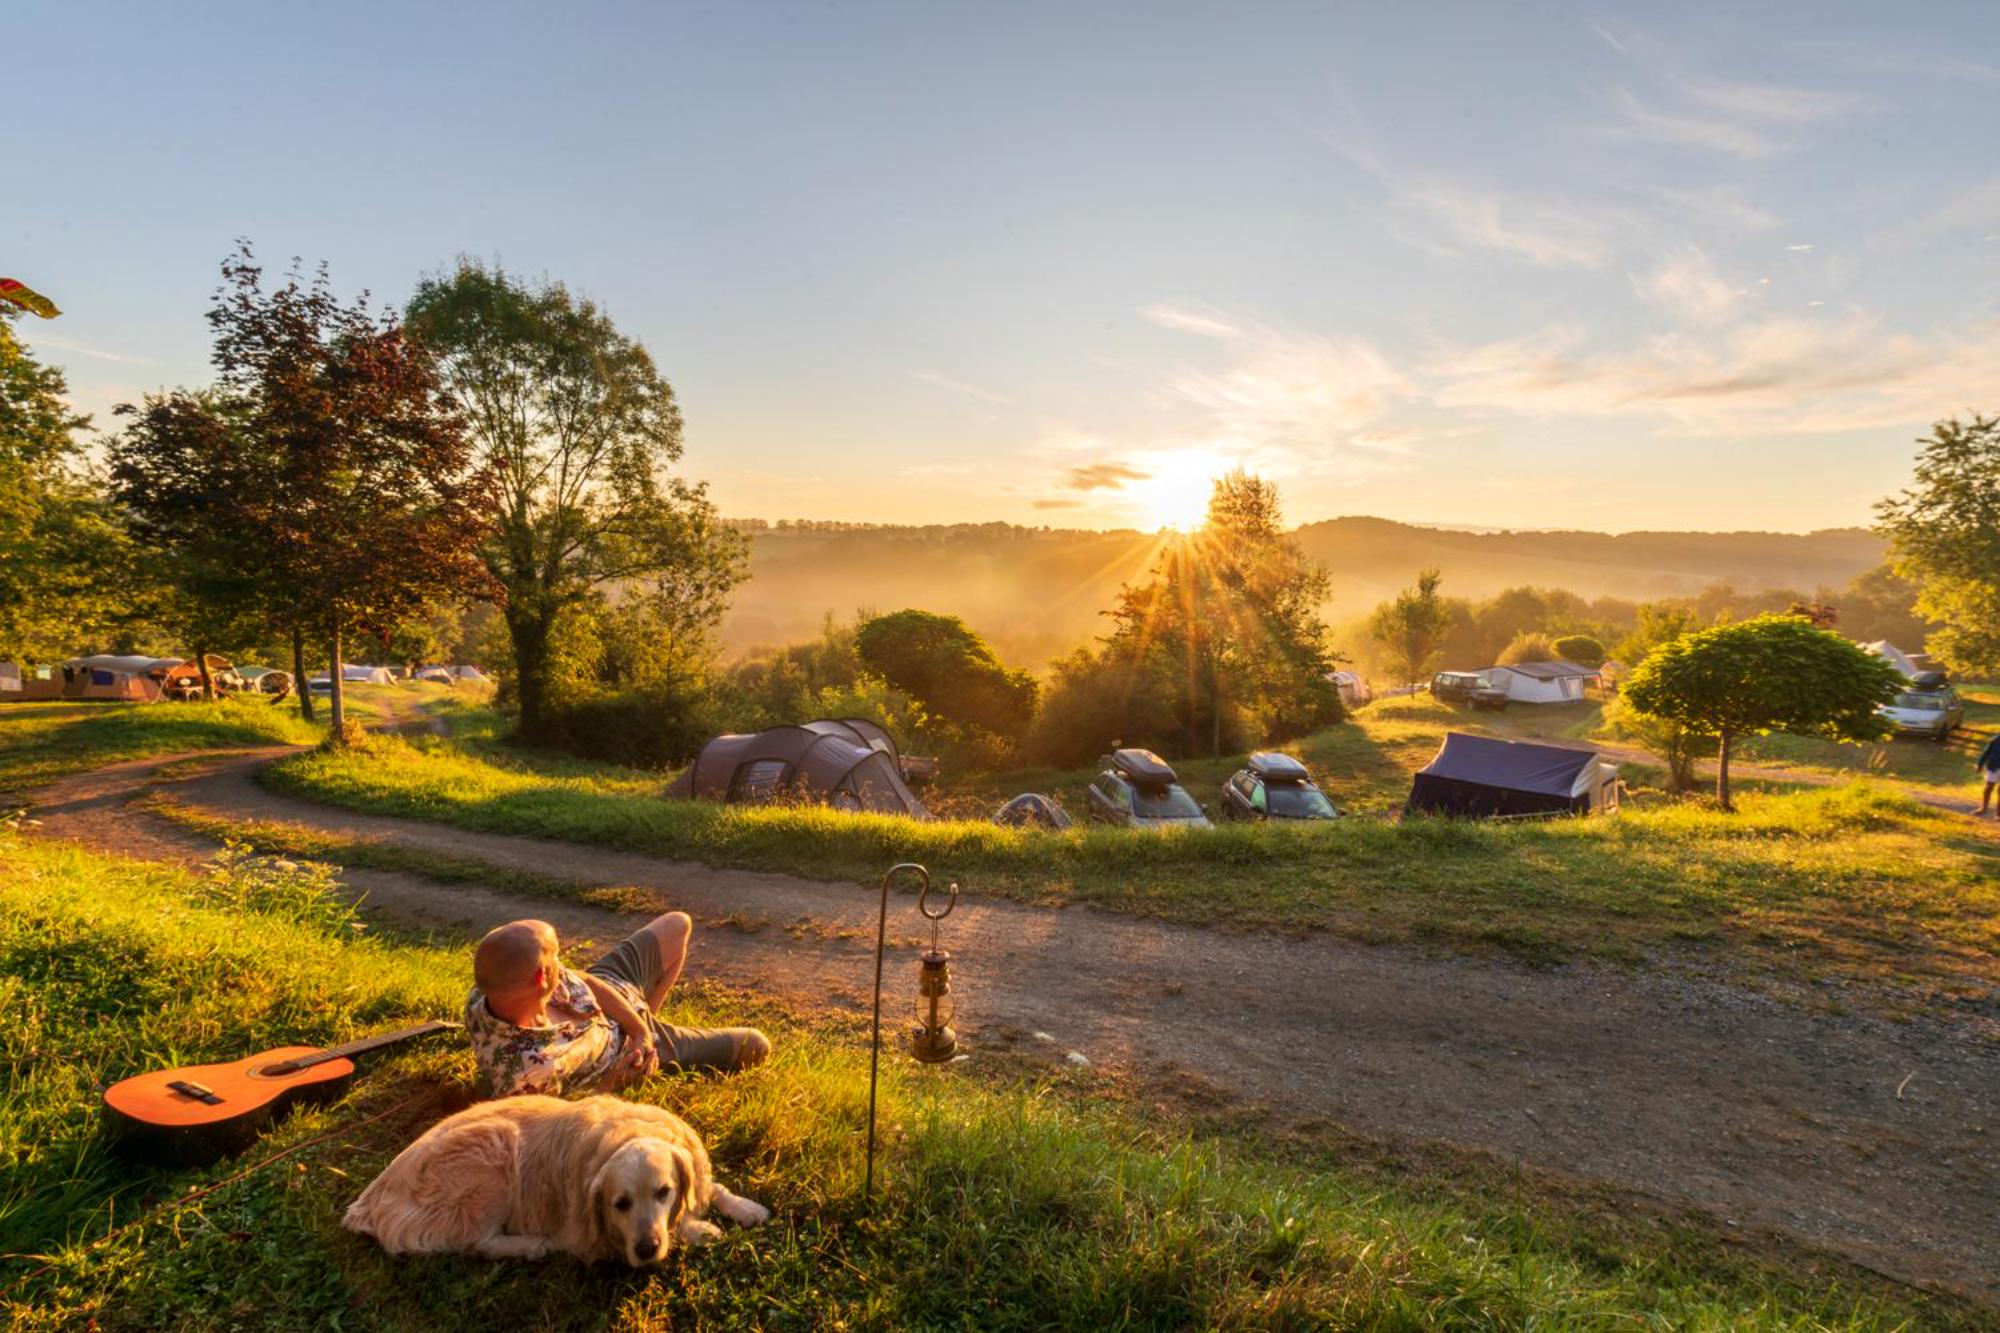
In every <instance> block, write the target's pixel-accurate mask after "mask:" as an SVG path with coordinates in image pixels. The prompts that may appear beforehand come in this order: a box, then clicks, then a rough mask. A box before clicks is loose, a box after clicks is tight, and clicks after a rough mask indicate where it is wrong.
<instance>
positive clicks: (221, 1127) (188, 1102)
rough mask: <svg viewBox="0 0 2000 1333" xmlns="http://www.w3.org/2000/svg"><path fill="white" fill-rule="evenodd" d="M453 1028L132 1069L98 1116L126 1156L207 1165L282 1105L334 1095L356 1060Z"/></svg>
mask: <svg viewBox="0 0 2000 1333" xmlns="http://www.w3.org/2000/svg"><path fill="white" fill-rule="evenodd" d="M457 1026H458V1024H456V1023H418V1024H417V1025H416V1026H414V1027H407V1028H403V1029H401V1030H399V1031H396V1032H384V1033H382V1034H381V1035H379V1036H374V1037H363V1038H361V1039H360V1040H359V1041H350V1042H348V1043H347V1044H346V1045H345V1046H335V1047H334V1048H333V1049H331V1050H320V1049H319V1048H318V1047H315V1046H280V1047H278V1048H276V1049H275V1050H269V1051H265V1052H263V1053H262V1054H260V1055H253V1056H251V1057H250V1058H249V1059H247V1060H237V1061H235V1062H234V1063H231V1064H221V1065H189V1066H188V1067H187V1068H185V1069H161V1070H157V1071H155V1072H153V1073H150V1074H138V1075H135V1076H134V1077H132V1078H128V1079H123V1080H121V1081H119V1082H117V1083H114V1084H112V1085H111V1086H110V1087H109V1088H106V1089H105V1090H104V1115H105V1120H106V1123H107V1124H108V1126H109V1128H110V1130H111V1134H112V1137H113V1141H114V1142H115V1143H116V1144H117V1145H118V1147H119V1149H120V1150H121V1151H123V1152H126V1153H128V1154H130V1155H131V1156H134V1157H137V1158H140V1159H142V1160H144V1161H150V1162H158V1163H161V1164H170V1165H179V1166H192V1165H199V1164H202V1163H206V1162H212V1161H214V1160H215V1159H216V1158H218V1157H223V1156H226V1155H227V1154H229V1153H233V1152H241V1151H242V1150H243V1149H244V1148H247V1147H249V1146H250V1144H251V1142H252V1141H253V1140H255V1139H256V1137H257V1135H258V1134H259V1133H260V1132H262V1130H263V1129H264V1126H265V1125H267V1124H269V1123H270V1121H271V1120H272V1118H273V1117H275V1116H276V1115H277V1114H278V1112H280V1111H282V1110H284V1109H285V1108H287V1107H289V1106H292V1105H295V1104H297V1103H301V1102H323V1101H330V1100H332V1099H333V1098H335V1097H337V1096H339V1095H340V1093H341V1092H342V1091H344V1090H345V1089H346V1087H347V1083H348V1080H349V1079H351V1078H353V1077H354V1061H355V1058H356V1057H358V1056H363V1055H367V1054H368V1053H369V1052H371V1051H379V1050H381V1049H382V1048H383V1047H385V1046H394V1045H396V1044H397V1043H398V1042H405V1041H415V1040H416V1039H417V1038H419V1037H428V1036H430V1035H432V1034H433V1033H438V1032H449V1031H451V1030H452V1029H454V1028H456V1027H457Z"/></svg>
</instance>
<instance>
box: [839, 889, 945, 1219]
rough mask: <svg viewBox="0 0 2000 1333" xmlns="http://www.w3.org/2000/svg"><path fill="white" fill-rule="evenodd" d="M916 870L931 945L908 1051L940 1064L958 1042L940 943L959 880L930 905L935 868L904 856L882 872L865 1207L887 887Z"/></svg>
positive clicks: (870, 1175) (867, 1193)
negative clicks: (920, 1012)
mask: <svg viewBox="0 0 2000 1333" xmlns="http://www.w3.org/2000/svg"><path fill="white" fill-rule="evenodd" d="M906 873H907V874H912V875H915V876H916V877H917V879H918V880H919V881H920V883H919V887H918V889H917V911H918V912H920V913H922V914H923V916H924V919H925V920H927V921H929V922H930V923H931V947H930V951H929V952H928V953H926V954H925V955H924V957H923V970H922V972H921V973H920V975H919V977H918V982H917V996H918V1002H919V1004H920V1005H924V1006H925V1007H924V1009H923V1015H922V1016H923V1022H922V1025H921V1026H919V1027H918V1028H917V1029H916V1030H915V1031H914V1032H912V1033H911V1034H910V1053H911V1054H912V1055H914V1056H915V1057H916V1058H917V1059H919V1060H921V1061H923V1062H924V1063H926V1064H939V1063H942V1062H944V1061H946V1060H949V1059H951V1057H952V1054H953V1052H954V1051H956V1050H957V1047H958V1034H957V1033H955V1032H953V1031H952V1030H951V1028H950V1027H949V1026H948V1024H949V1023H950V1021H951V1000H950V996H951V972H950V968H949V966H948V964H949V963H950V962H951V955H950V954H948V953H946V952H945V951H944V950H943V949H940V948H939V947H938V922H940V921H942V920H944V919H945V918H946V917H948V916H950V915H951V909H952V908H954V907H956V906H958V885H956V884H952V885H949V886H948V887H949V889H950V892H951V897H949V898H948V899H946V900H945V904H944V906H943V907H941V908H938V909H937V910H936V911H933V910H932V909H931V905H930V896H931V872H930V871H928V870H926V869H924V868H923V867H922V866H920V865H918V864H916V863H915V862H914V861H905V862H903V863H902V864H901V865H894V866H890V867H889V872H888V873H887V874H886V875H884V876H882V907H881V912H880V914H879V915H878V916H877V918H876V922H875V1018H874V1023H873V1026H872V1029H871V1032H870V1035H869V1041H868V1171H867V1174H866V1176H864V1177H863V1179H862V1182H861V1203H862V1206H863V1207H866V1206H867V1205H868V1203H869V1202H870V1200H871V1199H872V1198H873V1197H874V1193H875V1087H876V1081H877V1077H878V1075H879V1072H880V1069H881V1062H882V955H883V951H884V949H885V948H886V947H887V945H888V939H889V888H890V886H891V885H893V884H894V883H895V882H896V879H897V877H898V876H900V875H903V874H906Z"/></svg>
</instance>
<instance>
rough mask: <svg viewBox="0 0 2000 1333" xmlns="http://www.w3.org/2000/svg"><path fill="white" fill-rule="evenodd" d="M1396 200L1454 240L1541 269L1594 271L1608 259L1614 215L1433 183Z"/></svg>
mask: <svg viewBox="0 0 2000 1333" xmlns="http://www.w3.org/2000/svg"><path fill="white" fill-rule="evenodd" d="M1397 202H1398V203H1399V204H1401V205H1402V206H1403V207H1404V208H1405V209H1409V210H1415V211H1417V212H1420V213H1422V214H1423V215H1425V216H1427V217H1429V218H1430V219H1431V220H1432V221H1435V222H1437V223H1439V224H1441V225H1442V226H1443V228H1444V230H1445V232H1446V234H1448V235H1449V236H1450V237H1451V238H1452V239H1453V240H1455V241H1457V242H1459V243H1461V244H1464V245H1470V246H1476V247H1478V248H1480V249H1484V250H1497V251H1500V252H1501V253H1503V254H1509V255H1512V256H1514V257H1515V258H1517V259H1525V260H1527V261H1528V262H1529V263H1531V264H1538V265H1541V266H1542V267H1544V268H1559V267H1578V268H1594V267H1596V266H1597V265H1599V264H1602V263H1603V262H1604V261H1605V260H1606V259H1607V258H1609V256H1610V248H1611V236H1612V231H1613V227H1612V220H1613V219H1612V214H1611V213H1610V212H1609V211H1607V210H1605V209H1602V208H1589V207H1584V206H1580V205H1576V204H1571V203H1567V202H1564V201H1561V200H1557V199H1547V198H1537V197H1534V196H1531V195H1523V194H1507V193H1502V192H1499V191H1492V190H1477V189H1468V188H1464V187H1461V186H1455V185H1450V184H1446V183H1443V182H1431V183H1429V184H1424V185H1416V186H1411V187H1409V188H1406V189H1404V190H1402V191H1401V192H1400V193H1399V194H1398V196H1397Z"/></svg>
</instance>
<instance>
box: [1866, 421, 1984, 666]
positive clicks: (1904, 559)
mask: <svg viewBox="0 0 2000 1333" xmlns="http://www.w3.org/2000/svg"><path fill="white" fill-rule="evenodd" d="M1917 443H1918V444H1920V445H1921V446H1922V450H1921V452H1920V453H1919V454H1918V456H1917V466H1916V484H1915V485H1914V486H1912V487H1910V488H1909V489H1907V490H1905V491H1903V492H1902V493H1901V494H1900V495H1896V496H1892V497H1890V498H1889V499H1886V500H1884V501H1882V502H1881V503H1880V504H1878V505H1876V506H1875V512H1876V515H1877V517H1878V520H1879V521H1878V522H1877V524H1876V531H1877V532H1879V533H1881V534H1882V535H1883V536H1885V537H1887V538H1888V539H1889V554H1890V562H1891V564H1892V565H1893V566H1894V568H1895V571H1896V573H1897V574H1899V575H1901V576H1902V577H1903V578H1905V579H1908V580H1909V581H1910V582H1912V583H1914V584H1916V585H1917V603H1916V609H1917V611H1918V612H1919V613H1920V614H1922V615H1923V616H1924V617H1926V618H1927V619H1930V620H1934V621H1936V622H1938V625H1939V628H1938V629H1937V630H1936V631H1935V632H1934V633H1933V634H1932V635H1931V636H1930V638H1929V639H1928V641H1927V642H1926V643H1925V645H1924V646H1925V648H1926V649H1927V650H1928V651H1929V652H1930V653H1931V654H1932V655H1933V656H1935V657H1937V658H1938V659H1939V660H1940V661H1941V662H1943V663H1944V664H1945V665H1946V666H1948V667H1950V668H1952V669H1953V670H1955V671H1959V672H1961V673H1964V674H1967V675H1984V674H1990V673H1994V672H2000V417H1987V416H1980V415H1977V414H1974V416H1973V417H1972V420H1971V421H1969V422H1961V421H1960V420H1958V418H1956V417H1951V418H1947V419H1946V420H1943V421H1940V422H1938V423H1937V424H1936V425H1935V426H1933V427H1931V433H1930V434H1929V435H1928V436H1926V437H1925V438H1923V439H1921V440H1919V441H1918V442H1917Z"/></svg>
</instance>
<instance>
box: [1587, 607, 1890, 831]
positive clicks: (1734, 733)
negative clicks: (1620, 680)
mask: <svg viewBox="0 0 2000 1333" xmlns="http://www.w3.org/2000/svg"><path fill="white" fill-rule="evenodd" d="M1901 685H1902V677H1901V676H1900V675H1898V674H1897V672H1896V669H1895V668H1894V667H1892V666H1890V665H1889V664H1888V663H1887V662H1885V661H1883V660H1882V659H1881V658H1879V657H1876V656H1874V655H1873V654H1871V653H1867V652H1863V651H1862V650H1861V649H1860V648H1857V647H1856V646H1855V645H1853V644H1852V643H1849V642H1848V641H1847V640H1846V639H1843V638H1841V637H1840V636H1839V635H1838V634H1833V633H1830V632H1828V631H1826V630H1821V629H1814V628H1813V627H1812V625H1811V623H1810V622H1808V621H1806V620H1803V619H1801V618H1799V617H1796V616H1759V617H1757V618H1756V619H1755V620H1743V621H1738V622H1736V623H1735V624H1730V625H1717V626H1715V627H1713V628H1711V629H1705V630H1699V631H1697V632H1695V633H1692V634H1686V635H1683V636H1682V637H1680V638H1678V639H1675V640H1673V641H1672V642H1671V643H1667V644H1663V645H1662V646H1660V647H1659V648H1658V649H1656V650H1655V651H1654V652H1653V653H1652V654H1651V655H1650V656H1648V657H1647V658H1646V660H1645V661H1643V662H1641V663H1640V664H1639V665H1638V667H1637V668H1635V669H1634V670H1633V672H1632V678H1631V680H1629V681H1628V682H1627V683H1626V685H1625V690H1624V696H1625V701H1626V702H1627V703H1628V704H1630V705H1631V707H1633V708H1635V709H1637V710H1638V711H1639V712H1641V713H1645V714H1649V715H1651V716H1653V717H1657V718H1664V719H1666V720H1668V721H1670V722H1675V723H1678V724H1680V725H1681V726H1683V727H1686V728H1688V729H1689V730H1690V731H1694V732H1696V733H1698V734H1701V735H1707V736H1713V737H1715V738H1716V743H1717V758H1716V774H1715V797H1716V800H1717V801H1718V802H1720V803H1721V805H1722V808H1723V809H1725V810H1728V809H1731V808H1732V807H1731V804H1730V797H1729V755H1730V747H1731V745H1732V744H1734V742H1735V741H1736V740H1737V738H1738V737H1742V736H1762V735H1765V734H1767V733H1769V732H1773V731H1787V732H1792V733H1795V734H1799V735H1809V736H1827V737H1831V738H1833V739H1835V740H1850V741H1864V740H1876V739H1879V738H1881V737H1883V736H1885V735H1887V734H1888V731H1889V728H1888V724H1887V723H1885V722H1884V721H1883V720H1882V718H1881V717H1880V716H1879V715H1878V714H1877V713H1876V711H1875V709H1876V706H1877V705H1879V704H1882V703H1886V702H1887V701H1888V700H1890V699H1892V698H1894V697H1895V694H1896V691H1897V690H1898V689H1899V688H1900V687H1901Z"/></svg>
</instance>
